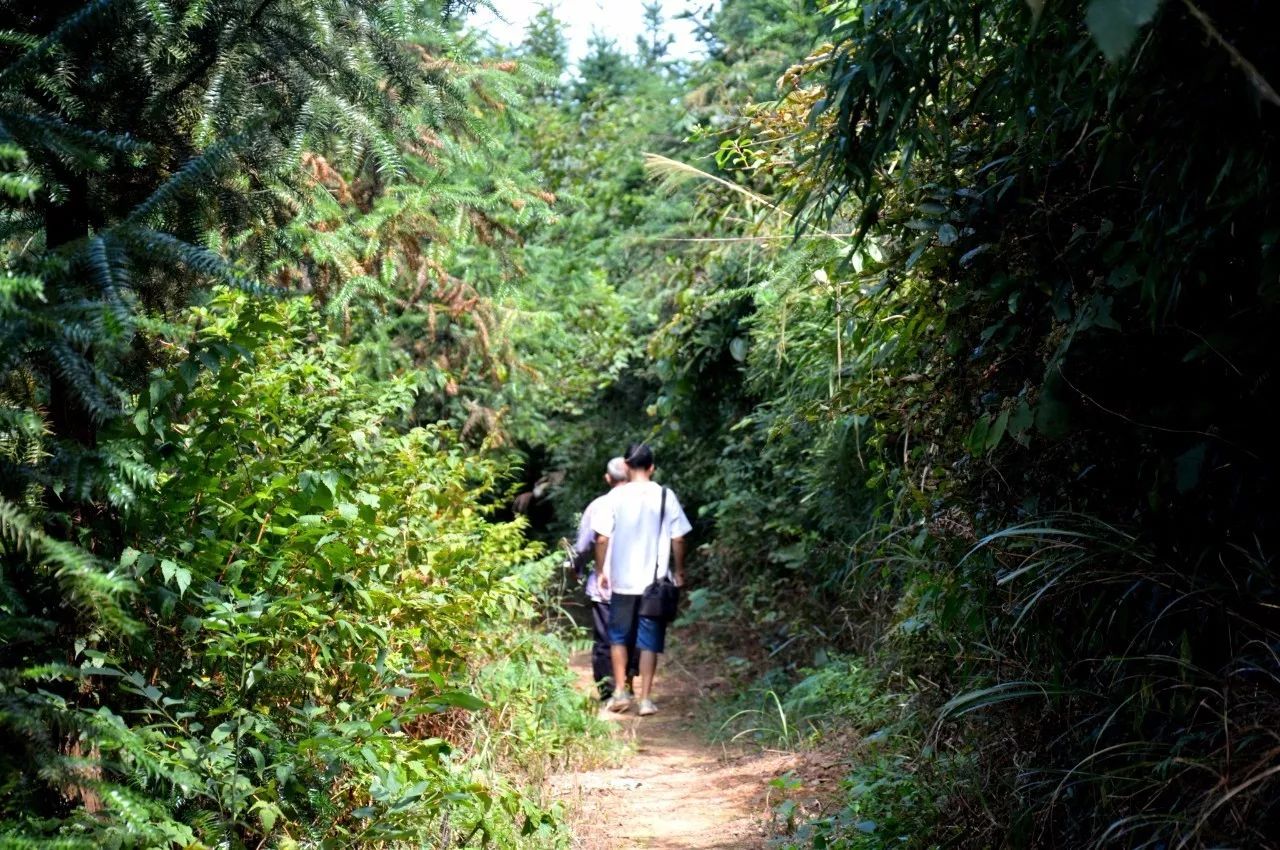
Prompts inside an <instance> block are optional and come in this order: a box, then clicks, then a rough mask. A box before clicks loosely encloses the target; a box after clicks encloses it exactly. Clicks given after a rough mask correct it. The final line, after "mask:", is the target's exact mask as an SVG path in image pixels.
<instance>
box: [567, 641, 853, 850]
mask: <svg viewBox="0 0 1280 850" xmlns="http://www.w3.org/2000/svg"><path fill="white" fill-rule="evenodd" d="M663 661H664V664H665V666H663V667H660V668H659V670H658V678H657V682H656V683H655V686H654V692H655V693H654V699H655V702H657V703H658V708H659V712H658V714H656V715H653V716H650V717H639V716H637V715H636V713H635V708H634V706H633V708H632V709H631V711H629V712H628V713H626V714H610V713H608V712H604V711H602V713H601V716H602V717H605V716H608V717H609V719H610V721H611V722H612V723H614V724H615V730H616V731H615V734H617V735H618V736H619V737H621V738H623V739H624V740H626V741H627V742H629V743H630V744H631V748H630V750H631V751H630V752H629V753H628V755H627V756H625V757H624V759H623V762H622V764H620V765H617V766H610V767H604V768H599V769H596V770H588V771H579V772H575V773H565V774H560V775H558V776H555V777H553V778H552V780H551V791H552V794H553V795H554V797H555V798H556V799H558V800H560V801H561V802H563V803H565V805H566V806H567V807H568V809H569V816H570V821H571V823H572V824H573V826H574V833H575V839H574V845H573V846H574V847H575V848H581V850H624V849H625V848H639V847H643V848H654V849H655V850H656V848H662V850H762V848H766V847H768V846H769V838H770V837H771V836H774V835H776V834H777V832H776V830H777V825H776V824H774V823H773V822H772V821H773V818H772V812H773V807H774V806H776V805H777V804H778V803H779V802H780V797H779V793H780V792H779V791H778V790H777V789H776V788H772V787H771V786H770V785H769V780H771V779H773V778H775V777H778V776H781V775H783V774H785V773H787V772H788V771H796V772H797V773H798V774H800V775H801V776H805V777H806V782H805V784H806V785H807V786H810V788H809V789H807V790H819V791H821V790H823V789H813V785H814V783H817V784H819V785H820V784H821V783H823V782H827V783H828V787H829V786H830V783H831V780H830V778H824V776H823V775H822V774H823V773H824V771H821V770H817V771H815V770H814V768H818V767H821V766H825V765H817V764H814V763H813V758H812V756H813V755H814V754H812V753H810V754H806V755H799V754H795V753H783V752H776V751H763V752H762V751H760V750H759V749H758V748H757V749H751V750H747V749H728V748H725V747H721V746H719V745H714V744H709V743H708V742H707V741H706V740H705V738H704V737H703V735H702V734H701V733H700V732H699V731H698V730H697V729H696V728H695V727H694V717H695V706H696V705H697V701H698V700H701V699H705V698H707V695H706V694H705V693H704V692H702V690H701V689H700V687H699V682H700V681H705V677H699V676H697V675H696V674H695V673H694V672H693V671H690V670H688V669H686V668H684V667H682V666H681V665H680V663H679V662H678V660H677V661H672V662H670V663H666V662H668V659H663ZM573 668H574V670H575V671H576V672H577V673H578V678H579V680H580V682H581V687H583V689H584V690H590V689H591V670H590V657H589V655H588V654H587V653H578V654H576V655H575V656H574V658H573ZM823 761H830V759H829V758H827V759H823ZM831 766H832V767H835V768H836V770H837V771H838V767H839V766H838V765H831ZM826 773H828V774H829V773H831V772H830V771H826ZM801 793H804V792H801ZM816 802H817V801H816V800H815V803H816ZM806 808H807V807H806Z"/></svg>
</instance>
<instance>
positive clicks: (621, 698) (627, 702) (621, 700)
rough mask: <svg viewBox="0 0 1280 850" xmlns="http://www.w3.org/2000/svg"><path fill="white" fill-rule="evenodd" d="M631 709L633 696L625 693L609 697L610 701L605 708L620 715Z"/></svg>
mask: <svg viewBox="0 0 1280 850" xmlns="http://www.w3.org/2000/svg"><path fill="white" fill-rule="evenodd" d="M630 707H631V694H629V693H627V692H626V691H623V692H622V693H620V694H614V695H613V696H611V697H609V701H608V702H607V703H605V708H607V709H609V710H610V711H616V712H618V713H619V714H621V713H622V712H624V711H626V710H627V709H628V708H630Z"/></svg>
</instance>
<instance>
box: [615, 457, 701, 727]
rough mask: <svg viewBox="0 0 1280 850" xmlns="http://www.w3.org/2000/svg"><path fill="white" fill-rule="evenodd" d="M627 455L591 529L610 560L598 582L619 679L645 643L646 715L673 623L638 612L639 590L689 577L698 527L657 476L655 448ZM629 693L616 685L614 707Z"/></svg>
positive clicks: (627, 700) (626, 701)
mask: <svg viewBox="0 0 1280 850" xmlns="http://www.w3.org/2000/svg"><path fill="white" fill-rule="evenodd" d="M625 460H626V464H627V470H628V477H629V479H630V480H629V481H628V482H627V483H626V484H623V485H622V486H621V487H615V488H614V489H613V490H612V491H610V492H609V494H608V496H606V497H605V499H604V501H603V502H601V503H600V506H599V507H598V508H597V509H596V510H593V511H592V512H591V530H592V531H594V532H595V533H596V563H597V564H603V565H604V570H603V572H602V573H601V574H600V588H601V589H602V590H604V591H606V592H608V593H610V594H612V596H611V598H610V603H609V643H610V644H611V646H610V654H611V656H612V661H613V673H614V681H615V682H621V681H623V680H624V678H623V676H624V672H625V668H626V663H627V646H628V644H631V645H634V646H636V647H637V648H639V650H640V694H639V696H640V714H641V716H647V715H650V714H653V713H654V712H656V711H657V710H658V709H657V706H655V705H654V704H653V701H652V700H651V699H650V698H649V697H650V692H651V690H652V688H653V676H654V673H655V672H656V671H657V669H658V655H659V654H660V653H661V652H662V650H663V647H664V645H665V642H666V630H667V624H666V622H665V621H662V620H655V619H653V618H651V617H642V616H640V596H641V594H643V593H644V589H645V588H646V587H648V586H649V585H650V584H651V583H652V582H653V581H654V578H655V574H656V577H657V578H662V577H663V576H665V575H668V574H670V575H671V576H672V580H673V581H675V583H676V584H677V585H683V584H684V555H685V546H684V536H685V535H686V534H688V533H689V531H690V529H691V528H692V527H693V526H691V525H690V524H689V520H688V518H687V517H686V516H685V515H684V509H683V508H681V507H680V500H679V499H677V498H676V494H675V493H673V492H671V491H670V490H669V489H667V488H666V487H662V486H661V485H659V484H658V483H657V482H655V481H654V480H653V450H652V449H650V448H649V447H648V446H646V445H644V444H637V445H632V446H631V447H630V448H628V449H627V453H626V456H625ZM664 504H665V507H664ZM631 700H632V695H631V694H630V693H629V692H628V691H626V690H625V689H622V690H618V691H615V692H614V695H613V696H612V697H611V698H610V699H609V703H608V706H609V708H610V709H611V710H613V711H626V710H627V709H628V708H630V706H631Z"/></svg>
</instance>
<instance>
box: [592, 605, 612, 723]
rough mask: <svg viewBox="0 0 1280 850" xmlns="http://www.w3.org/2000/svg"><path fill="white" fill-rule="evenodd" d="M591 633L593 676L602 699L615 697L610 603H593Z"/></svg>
mask: <svg viewBox="0 0 1280 850" xmlns="http://www.w3.org/2000/svg"><path fill="white" fill-rule="evenodd" d="M591 631H592V636H593V637H594V638H595V642H594V643H593V644H592V646H591V674H592V676H594V677H595V680H596V688H597V690H598V691H599V692H600V699H602V700H604V699H608V698H609V697H611V696H613V690H614V688H613V682H614V679H613V653H612V651H611V649H610V644H609V603H608V602H599V601H592V603H591Z"/></svg>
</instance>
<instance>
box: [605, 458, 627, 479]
mask: <svg viewBox="0 0 1280 850" xmlns="http://www.w3.org/2000/svg"><path fill="white" fill-rule="evenodd" d="M604 470H605V474H606V475H608V476H609V478H610V480H612V481H626V480H627V461H626V459H625V458H620V457H614V458H609V463H608V465H606V466H605V468H604Z"/></svg>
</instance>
